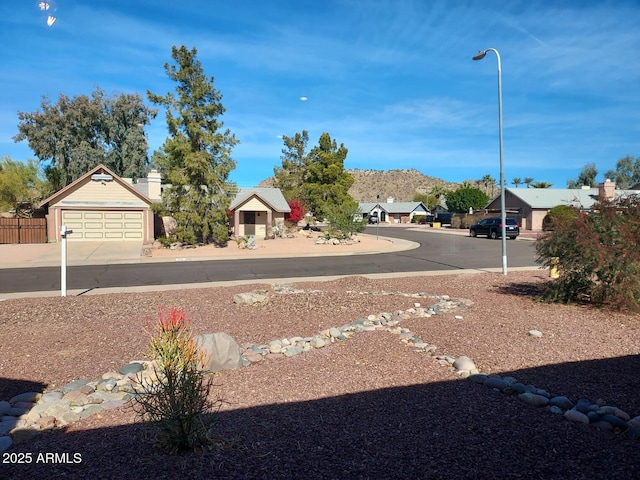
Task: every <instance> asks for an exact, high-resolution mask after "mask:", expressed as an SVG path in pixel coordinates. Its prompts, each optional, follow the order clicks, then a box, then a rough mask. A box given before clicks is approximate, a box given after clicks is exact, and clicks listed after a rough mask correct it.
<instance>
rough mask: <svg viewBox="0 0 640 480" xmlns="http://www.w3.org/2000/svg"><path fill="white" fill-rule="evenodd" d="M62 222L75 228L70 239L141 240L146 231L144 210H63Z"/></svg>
mask: <svg viewBox="0 0 640 480" xmlns="http://www.w3.org/2000/svg"><path fill="white" fill-rule="evenodd" d="M62 224H63V225H66V226H67V230H73V233H72V234H71V235H69V237H67V238H68V240H69V241H74V240H84V241H87V240H100V241H110V240H137V241H140V240H142V238H143V231H144V229H143V213H142V211H131V212H127V211H124V212H117V211H115V212H112V211H100V210H95V211H93V210H63V211H62Z"/></svg>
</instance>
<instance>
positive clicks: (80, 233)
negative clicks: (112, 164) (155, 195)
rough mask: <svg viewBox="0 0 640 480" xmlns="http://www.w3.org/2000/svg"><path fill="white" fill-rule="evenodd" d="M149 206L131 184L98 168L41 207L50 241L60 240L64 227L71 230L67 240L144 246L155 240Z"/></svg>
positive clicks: (101, 166)
mask: <svg viewBox="0 0 640 480" xmlns="http://www.w3.org/2000/svg"><path fill="white" fill-rule="evenodd" d="M148 187H149V188H150V187H151V185H148ZM157 187H158V189H159V188H160V184H159V178H158V185H157ZM152 203H153V202H152V200H151V199H149V198H148V197H147V196H146V195H144V194H143V193H141V192H140V191H139V190H137V189H136V188H134V186H133V185H132V184H130V183H128V182H127V181H125V180H124V179H122V178H120V177H118V176H117V175H115V174H114V173H113V172H111V171H109V169H107V168H106V167H105V166H104V165H99V166H97V167H96V168H94V169H93V170H91V171H90V172H88V173H86V174H85V175H83V176H82V177H80V178H78V179H77V180H76V181H74V182H73V183H71V184H69V185H67V186H66V187H65V188H63V189H62V190H60V191H59V192H57V193H55V194H54V195H52V196H51V197H49V198H47V199H46V200H44V201H43V202H42V203H41V204H40V206H41V207H43V208H45V209H46V212H47V228H48V238H49V241H50V242H57V241H59V240H60V230H61V229H62V226H63V225H65V226H66V228H67V230H72V231H73V233H72V234H70V235H69V236H68V237H67V239H68V240H69V241H102V242H104V241H137V242H141V243H147V242H152V241H153V239H154V231H153V212H152V211H151V208H150V206H151V204H152Z"/></svg>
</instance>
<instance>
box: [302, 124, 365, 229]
mask: <svg viewBox="0 0 640 480" xmlns="http://www.w3.org/2000/svg"><path fill="white" fill-rule="evenodd" d="M347 152H348V150H347V148H346V147H345V146H344V144H340V147H338V145H337V143H336V141H335V140H332V139H331V136H330V135H329V134H328V133H323V134H322V135H321V136H320V140H319V142H318V146H316V147H314V148H313V149H312V150H311V152H310V153H309V158H310V162H309V165H308V167H307V170H306V174H305V179H304V185H303V195H304V202H305V207H306V208H307V209H308V210H309V211H310V212H313V214H314V216H315V217H316V218H317V219H318V220H323V219H324V218H325V217H326V215H327V213H328V212H329V210H330V209H332V208H334V207H335V206H340V205H343V204H346V203H353V202H355V201H354V200H353V198H351V196H350V195H349V193H348V190H349V188H350V187H351V185H353V177H352V176H351V174H350V173H349V172H347V171H346V170H345V169H344V160H345V159H346V158H347Z"/></svg>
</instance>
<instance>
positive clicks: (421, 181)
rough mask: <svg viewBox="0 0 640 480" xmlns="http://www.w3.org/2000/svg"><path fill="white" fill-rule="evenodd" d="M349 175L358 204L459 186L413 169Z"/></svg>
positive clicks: (270, 181)
mask: <svg viewBox="0 0 640 480" xmlns="http://www.w3.org/2000/svg"><path fill="white" fill-rule="evenodd" d="M347 171H348V172H349V173H350V174H351V175H352V176H353V180H354V182H353V185H352V186H351V188H350V189H349V195H351V196H352V197H353V198H354V199H355V200H356V201H358V202H375V201H376V195H380V199H379V201H381V202H386V201H387V198H388V197H393V200H394V201H396V202H410V201H412V200H413V196H414V195H415V194H417V193H422V194H424V193H427V194H428V193H429V192H430V191H431V189H432V188H433V187H435V186H436V185H440V186H442V187H444V188H445V189H448V190H455V189H456V188H457V187H459V186H460V185H459V184H457V183H452V182H446V181H444V180H441V179H439V178H435V177H429V176H427V175H424V174H423V173H420V172H419V171H418V170H416V169H404V170H360V169H353V170H347ZM258 186H259V187H273V177H270V178H267V179H266V180H263V181H262V182H260V184H259V185H258Z"/></svg>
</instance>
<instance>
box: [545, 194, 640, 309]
mask: <svg viewBox="0 0 640 480" xmlns="http://www.w3.org/2000/svg"><path fill="white" fill-rule="evenodd" d="M536 253H537V255H538V258H537V262H538V263H540V264H542V265H544V266H547V267H550V266H551V265H552V264H554V262H556V261H557V266H558V269H559V277H558V278H557V279H555V280H552V281H550V282H548V283H547V284H546V289H545V293H544V295H543V298H544V299H546V300H549V301H560V302H566V303H568V302H573V301H589V302H591V303H593V304H602V305H604V304H606V305H609V306H611V307H613V308H616V309H621V310H627V311H640V303H639V302H640V198H639V197H638V196H635V195H634V196H631V197H628V198H625V199H622V200H620V201H618V202H610V201H607V200H604V199H602V200H601V201H600V202H599V203H598V205H597V206H596V209H595V210H594V211H593V212H591V213H589V214H588V215H587V214H580V215H577V216H565V217H563V220H562V221H558V222H554V223H553V230H552V231H549V232H546V233H545V234H543V235H542V236H540V237H539V238H538V240H537V241H536Z"/></svg>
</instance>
